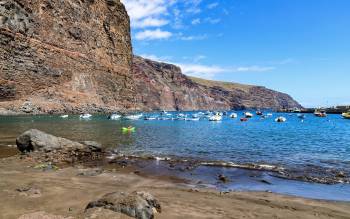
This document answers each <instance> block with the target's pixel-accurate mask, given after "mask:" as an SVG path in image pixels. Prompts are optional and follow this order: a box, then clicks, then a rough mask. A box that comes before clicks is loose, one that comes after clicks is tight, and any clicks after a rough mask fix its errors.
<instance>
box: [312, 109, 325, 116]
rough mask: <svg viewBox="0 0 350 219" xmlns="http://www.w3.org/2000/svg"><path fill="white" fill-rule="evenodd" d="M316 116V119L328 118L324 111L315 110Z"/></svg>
mask: <svg viewBox="0 0 350 219" xmlns="http://www.w3.org/2000/svg"><path fill="white" fill-rule="evenodd" d="M314 115H315V116H316V117H327V113H326V111H324V110H315V112H314Z"/></svg>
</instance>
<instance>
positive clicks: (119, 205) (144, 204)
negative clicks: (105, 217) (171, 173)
mask: <svg viewBox="0 0 350 219" xmlns="http://www.w3.org/2000/svg"><path fill="white" fill-rule="evenodd" d="M91 208H104V209H108V210H112V211H115V212H120V213H123V214H126V215H128V216H130V217H134V218H137V219H152V218H154V214H155V213H157V212H158V213H160V212H161V206H160V204H159V202H158V200H157V199H155V198H154V197H153V196H152V195H151V194H149V193H147V192H132V193H130V194H128V193H125V192H113V193H108V194H106V195H104V196H103V197H102V198H101V199H99V200H97V201H93V202H90V203H89V204H88V205H87V207H86V210H88V209H91Z"/></svg>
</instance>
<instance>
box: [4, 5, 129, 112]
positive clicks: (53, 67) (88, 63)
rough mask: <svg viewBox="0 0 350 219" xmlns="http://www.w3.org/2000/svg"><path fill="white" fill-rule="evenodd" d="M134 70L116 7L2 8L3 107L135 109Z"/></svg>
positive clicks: (123, 15) (125, 24)
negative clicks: (132, 72)
mask: <svg viewBox="0 0 350 219" xmlns="http://www.w3.org/2000/svg"><path fill="white" fill-rule="evenodd" d="M131 63H132V47H131V39H130V25H129V17H128V15H127V12H126V10H125V8H124V6H123V4H122V3H120V1H119V0H64V1H63V0H1V1H0V108H3V109H11V110H13V111H24V112H29V113H36V112H43V113H49V112H64V111H68V112H83V111H90V112H98V111H106V110H123V109H133V107H134V106H135V100H134V97H135V91H134V85H133V80H132V78H131V74H130V69H131Z"/></svg>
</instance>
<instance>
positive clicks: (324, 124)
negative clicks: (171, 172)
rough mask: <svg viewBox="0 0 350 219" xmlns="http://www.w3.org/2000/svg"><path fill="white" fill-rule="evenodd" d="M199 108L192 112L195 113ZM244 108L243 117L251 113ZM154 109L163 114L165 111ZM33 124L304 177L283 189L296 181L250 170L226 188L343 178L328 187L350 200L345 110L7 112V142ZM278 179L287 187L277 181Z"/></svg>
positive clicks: (116, 145)
mask: <svg viewBox="0 0 350 219" xmlns="http://www.w3.org/2000/svg"><path fill="white" fill-rule="evenodd" d="M193 113H194V112H186V113H185V114H187V115H188V117H190V116H191V115H192V114H193ZM237 113H238V115H239V117H240V116H241V115H242V113H243V112H237ZM265 113H266V112H265ZM145 115H147V114H145ZM149 115H150V116H158V114H157V113H155V114H149ZM278 116H284V117H286V118H287V121H286V122H285V123H277V122H275V121H274V119H275V118H276V117H278ZM171 117H172V118H175V117H176V113H175V112H174V113H172V116H171ZM242 117H243V115H242ZM127 126H134V127H136V131H135V132H130V133H125V132H122V130H121V129H122V127H127ZM31 128H36V129H39V130H42V131H45V132H47V133H50V134H53V135H56V136H61V137H66V138H69V139H72V140H76V141H85V140H93V141H98V142H101V143H102V144H103V146H104V147H107V148H112V149H115V150H116V151H118V152H119V153H123V154H127V155H137V156H154V157H170V158H176V159H184V160H197V161H200V162H202V163H206V162H208V163H210V162H211V163H213V162H214V163H226V164H235V165H238V166H239V165H243V166H244V165H250V166H252V165H258V166H257V167H263V168H262V169H263V170H268V169H269V168H275V170H281V171H280V172H282V173H285V174H286V176H288V177H289V178H292V179H299V181H298V182H297V184H298V185H299V187H296V186H294V187H293V186H289V187H288V188H283V186H282V185H288V184H286V183H282V184H281V183H280V181H281V180H282V181H284V182H285V181H286V180H285V179H282V178H280V177H281V175H279V174H281V173H274V172H271V174H270V173H268V172H267V173H266V172H259V174H260V175H261V176H260V178H261V177H262V178H267V179H268V180H269V182H272V183H274V185H275V186H273V184H266V183H265V185H263V184H256V183H255V184H254V183H252V180H250V179H251V178H252V177H250V176H249V177H247V179H245V178H244V177H240V178H239V180H237V181H236V184H232V185H230V186H228V187H227V186H226V187H227V188H231V189H243V190H244V189H249V188H250V189H253V190H264V189H270V190H272V191H277V192H282V193H283V191H285V193H288V194H296V195H300V194H301V195H303V194H302V193H300V194H299V193H298V192H296V190H297V188H299V189H301V190H302V191H304V193H305V192H306V191H311V190H310V189H308V186H310V183H308V182H307V181H315V182H318V181H320V182H326V183H327V182H330V183H332V184H335V183H337V180H338V181H339V182H340V184H337V185H333V186H328V185H322V186H326V187H325V188H328V190H329V191H328V192H330V193H332V194H335V191H333V190H332V189H335V190H336V191H338V193H340V194H344V195H340V194H339V195H338V196H337V197H338V198H335V199H336V200H337V199H340V200H347V199H346V198H345V197H349V198H348V200H350V189H349V186H348V184H346V183H341V182H342V180H341V178H337V177H336V176H339V174H342V175H344V174H345V176H349V175H350V120H345V119H343V118H341V116H340V115H329V116H328V117H326V118H318V117H315V116H313V115H312V114H307V115H306V118H305V119H304V120H301V119H299V118H298V117H297V116H296V114H285V113H274V115H273V116H272V117H268V118H262V117H259V116H254V117H253V118H252V119H249V121H248V122H241V121H240V120H239V118H236V119H231V118H229V116H224V117H223V120H222V121H219V122H210V121H208V119H205V118H203V119H201V120H199V121H184V120H151V121H146V120H142V119H141V120H135V121H131V120H123V119H120V120H116V121H112V120H108V119H107V116H106V115H94V116H93V117H92V118H91V119H90V120H82V119H79V116H69V117H68V118H67V119H63V118H60V117H59V116H50V115H45V116H13V117H0V145H5V146H6V145H14V144H15V138H16V137H17V136H18V135H19V134H21V133H22V132H24V131H26V130H28V129H31ZM201 168H202V173H204V172H210V171H212V170H213V171H214V170H215V168H217V169H219V170H220V171H224V172H225V174H226V175H228V176H230V175H231V176H232V177H237V174H238V175H240V174H241V173H242V172H244V171H246V170H239V169H238V170H237V169H236V168H232V170H230V169H227V168H225V169H223V168H224V167H217V166H216V167H213V168H211V170H208V167H203V166H201V167H199V168H197V169H196V171H200V170H201ZM203 168H204V169H206V170H205V171H204V169H203ZM192 174H194V173H192ZM196 174H198V175H205V174H199V173H196ZM213 174H214V173H213ZM182 175H186V174H182ZM248 175H249V174H248ZM248 175H247V174H246V176H248ZM282 175H283V174H282ZM288 177H286V178H288ZM198 178H201V177H200V176H199V177H198ZM346 179H348V178H346V177H345V178H344V181H346ZM300 180H301V181H304V182H301V181H300ZM322 180H323V181H322ZM208 181H210V180H208ZM240 181H241V183H239V182H240ZM253 181H254V180H253ZM292 182H293V183H294V182H295V181H290V182H289V185H290V184H293V183H292ZM211 183H213V182H211ZM305 183H306V184H305ZM277 184H280V186H277V187H276V185H277ZM319 186H321V184H319ZM327 186H328V187H327ZM224 187H225V186H224ZM303 188H305V189H303ZM325 188H323V187H322V190H326V189H325ZM331 188H332V189H331ZM292 190H293V191H294V193H293V192H291V191H292ZM323 192H324V193H325V192H326V191H323ZM304 196H307V195H305V194H304ZM342 196H344V197H342ZM308 197H309V196H308ZM311 197H314V198H326V199H334V198H331V197H328V196H327V197H325V195H323V196H322V195H321V196H320V195H319V196H317V195H313V196H312V195H311ZM339 197H340V198H339Z"/></svg>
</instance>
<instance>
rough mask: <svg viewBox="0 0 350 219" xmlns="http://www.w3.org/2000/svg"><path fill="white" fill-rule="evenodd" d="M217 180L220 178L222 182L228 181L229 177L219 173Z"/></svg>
mask: <svg viewBox="0 0 350 219" xmlns="http://www.w3.org/2000/svg"><path fill="white" fill-rule="evenodd" d="M218 180H220V181H221V182H223V183H228V182H229V181H230V180H229V178H227V177H226V176H224V175H223V174H220V175H219V176H218Z"/></svg>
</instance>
